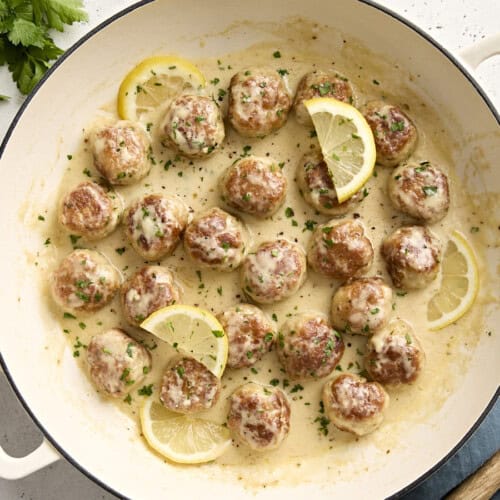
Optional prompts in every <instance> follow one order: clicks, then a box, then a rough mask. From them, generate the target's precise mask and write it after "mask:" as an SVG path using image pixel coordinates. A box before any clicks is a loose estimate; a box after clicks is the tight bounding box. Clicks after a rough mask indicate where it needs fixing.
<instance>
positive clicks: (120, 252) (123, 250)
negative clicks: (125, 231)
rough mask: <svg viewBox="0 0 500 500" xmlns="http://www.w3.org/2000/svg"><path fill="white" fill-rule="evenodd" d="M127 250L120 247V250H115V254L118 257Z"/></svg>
mask: <svg viewBox="0 0 500 500" xmlns="http://www.w3.org/2000/svg"><path fill="white" fill-rule="evenodd" d="M126 250H127V249H126V248H125V247H121V248H115V252H116V253H117V254H118V255H123V254H124V253H125V251H126Z"/></svg>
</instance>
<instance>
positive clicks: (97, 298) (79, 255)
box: [51, 250, 121, 312]
mask: <svg viewBox="0 0 500 500" xmlns="http://www.w3.org/2000/svg"><path fill="white" fill-rule="evenodd" d="M120 282H121V276H120V273H119V272H118V270H117V269H116V268H115V267H114V266H113V265H112V264H111V263H110V262H109V260H108V259H107V258H106V257H104V255H102V254H101V253H99V252H96V251H94V250H74V251H73V252H71V253H70V254H69V255H68V256H66V257H65V258H64V259H63V260H62V262H61V263H60V264H59V267H58V268H57V269H56V270H55V271H54V272H53V273H52V277H51V287H52V296H53V298H54V300H55V302H56V303H57V304H58V305H59V306H60V307H61V308H63V309H68V310H70V311H78V312H93V311H97V310H99V309H102V308H103V307H104V306H105V305H106V304H108V303H109V302H111V300H112V299H113V297H114V296H115V293H116V292H117V291H118V288H120Z"/></svg>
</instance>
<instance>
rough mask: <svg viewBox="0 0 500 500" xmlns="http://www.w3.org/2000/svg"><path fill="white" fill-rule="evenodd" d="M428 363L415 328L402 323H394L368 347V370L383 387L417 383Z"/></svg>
mask: <svg viewBox="0 0 500 500" xmlns="http://www.w3.org/2000/svg"><path fill="white" fill-rule="evenodd" d="M424 361H425V355H424V351H423V350H422V347H421V345H420V342H419V341H418V339H417V337H415V335H414V333H413V329H412V327H411V326H410V325H409V324H408V323H406V322H405V321H402V320H395V321H391V323H390V324H389V326H388V327H387V328H385V329H383V330H381V331H380V332H378V333H376V334H375V335H374V336H373V337H372V338H371V339H370V340H369V341H368V344H367V351H366V354H365V368H366V371H367V372H368V373H369V375H370V377H371V378H372V379H373V380H376V381H377V382H380V383H381V384H384V385H385V384H391V385H397V384H409V383H412V382H414V381H415V380H416V379H417V377H418V375H419V374H420V371H421V370H422V367H423V364H424Z"/></svg>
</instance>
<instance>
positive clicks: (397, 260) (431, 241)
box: [381, 226, 441, 289]
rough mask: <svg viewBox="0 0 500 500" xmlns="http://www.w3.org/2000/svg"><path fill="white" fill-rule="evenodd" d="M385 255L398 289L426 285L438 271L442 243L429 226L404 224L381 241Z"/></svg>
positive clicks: (383, 254)
mask: <svg viewBox="0 0 500 500" xmlns="http://www.w3.org/2000/svg"><path fill="white" fill-rule="evenodd" d="M381 250H382V256H383V257H384V259H385V262H386V264H387V270H388V271H389V274H390V275H391V278H392V282H393V283H394V285H395V286H397V287H398V288H407V289H416V288H424V287H426V286H427V285H428V284H429V283H431V282H432V281H433V280H434V279H435V278H436V276H437V274H438V271H439V262H440V261H441V245H440V242H439V240H438V239H437V238H436V236H434V234H432V233H431V232H430V231H429V230H428V229H427V228H426V227H422V226H410V227H402V228H399V229H397V230H396V231H394V233H392V234H391V235H390V236H388V237H387V238H386V239H385V240H384V242H383V244H382V248H381Z"/></svg>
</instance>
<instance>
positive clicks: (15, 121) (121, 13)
mask: <svg viewBox="0 0 500 500" xmlns="http://www.w3.org/2000/svg"><path fill="white" fill-rule="evenodd" d="M154 1H155V0H141V1H139V2H137V3H135V4H132V5H130V6H128V7H126V8H125V9H123V10H121V11H119V12H117V13H116V14H114V15H113V16H111V17H109V18H108V19H106V20H105V21H103V22H102V23H100V24H99V25H97V26H96V27H95V28H93V29H92V30H90V31H89V32H88V33H87V34H85V35H84V36H83V37H82V38H80V39H79V40H78V41H77V42H75V43H74V44H73V45H72V46H71V47H69V48H68V49H67V50H66V51H65V52H64V54H63V55H62V56H61V57H60V58H59V59H57V61H56V62H55V63H54V64H53V65H52V66H51V68H50V69H49V70H48V71H47V72H46V73H45V75H44V76H43V77H42V79H41V80H40V81H39V82H38V84H37V85H36V86H35V88H34V89H33V90H32V92H31V93H30V94H29V95H28V96H27V97H26V99H25V101H24V102H23V104H22V105H21V107H20V108H19V110H18V112H17V113H16V115H15V117H14V119H13V120H12V123H11V124H10V126H9V128H8V130H7V133H6V134H5V137H4V139H3V141H2V144H1V145H0V160H1V159H2V156H3V153H4V151H5V149H6V148H7V145H8V142H9V139H10V137H11V135H12V133H13V131H14V129H15V128H16V126H17V124H18V122H19V120H20V119H21V116H22V115H23V114H24V112H25V111H26V109H27V107H28V105H29V103H30V102H31V100H32V99H33V97H34V96H35V94H36V93H37V92H38V90H39V89H40V87H41V86H42V85H43V84H44V83H45V82H46V81H47V79H48V78H50V76H51V75H52V73H54V71H55V70H56V69H57V68H58V67H59V66H60V65H61V64H62V63H63V62H64V61H65V60H66V59H67V58H68V57H70V56H71V55H72V54H73V53H74V52H75V51H76V50H77V49H78V48H79V47H80V46H82V45H83V44H84V43H86V42H87V40H89V39H90V38H92V37H93V36H94V35H95V34H97V33H98V32H100V31H101V30H103V29H104V28H106V27H107V26H108V25H110V24H111V23H113V22H115V21H116V20H118V19H120V18H121V17H123V16H125V15H128V14H130V13H131V12H133V11H135V10H136V9H139V8H141V7H143V6H145V5H147V4H149V3H152V2H154ZM355 1H357V2H359V3H362V4H365V5H367V6H369V7H371V8H373V9H376V10H378V11H380V12H382V13H383V14H385V15H388V16H389V17H392V18H393V19H395V20H396V21H399V22H400V23H402V24H403V25H405V26H406V27H407V28H410V29H411V30H412V31H413V32H414V33H416V34H417V35H419V36H420V37H421V38H423V39H424V40H425V41H427V42H428V43H430V44H431V45H432V46H433V47H434V48H436V49H437V50H439V51H440V52H441V54H442V55H444V56H445V57H446V58H447V59H448V60H449V61H450V62H451V63H453V64H454V66H455V67H456V68H457V69H458V70H459V71H460V72H461V73H462V75H463V76H464V77H465V78H466V79H467V80H468V81H469V83H470V84H471V85H472V86H473V87H474V90H475V91H476V92H477V93H478V94H479V96H480V97H481V98H482V99H483V101H484V103H485V104H486V106H487V108H488V109H489V110H490V112H491V114H492V115H493V117H494V118H495V119H496V121H497V123H498V124H499V125H500V114H499V112H498V111H497V110H496V108H495V106H494V105H493V103H492V101H491V100H490V98H489V97H488V96H487V94H486V92H485V91H484V90H483V88H482V87H481V85H480V84H479V83H478V82H477V80H476V79H475V78H474V77H473V76H472V74H471V73H470V72H469V71H468V70H467V69H466V68H465V66H464V65H463V64H462V63H461V62H460V61H459V60H458V59H457V57H455V56H454V55H453V54H452V53H451V52H450V51H449V50H448V49H446V48H445V47H443V46H442V45H441V44H440V43H439V42H437V41H436V40H434V38H432V37H431V36H430V35H429V34H427V33H426V32H425V31H424V30H423V29H422V28H420V27H418V26H417V25H416V24H414V23H413V22H412V21H410V20H409V19H406V18H404V17H403V16H401V15H400V14H398V13H396V12H394V11H392V10H390V9H388V8H387V7H385V6H382V5H380V4H377V3H376V2H374V1H373V0H355ZM0 365H1V366H2V369H3V371H4V373H5V376H6V378H7V380H8V382H9V384H10V386H11V387H12V389H13V391H14V393H15V395H16V396H17V398H18V400H19V401H20V403H21V404H22V406H23V408H24V409H25V410H26V412H27V413H28V415H29V416H30V418H31V419H32V420H33V422H34V424H35V425H36V426H37V427H38V428H39V429H40V431H41V432H42V434H43V436H44V437H45V438H46V439H47V440H48V441H49V442H50V444H51V445H52V446H53V447H54V448H55V449H56V450H57V451H58V453H60V455H61V456H62V457H63V458H64V459H65V460H67V461H68V462H69V463H70V464H72V465H73V466H74V467H75V468H76V469H77V470H79V471H80V472H82V473H83V474H84V475H85V476H87V477H88V478H89V479H90V480H91V481H93V482H94V483H96V484H98V485H99V486H100V487H101V488H103V489H104V490H106V491H108V492H109V493H111V494H113V495H115V496H116V497H118V498H127V497H125V496H123V495H122V494H121V493H119V492H118V491H116V490H115V489H114V488H112V487H111V486H109V485H108V484H106V483H104V482H103V481H102V480H101V479H99V478H98V477H97V476H95V475H94V474H92V473H91V472H89V471H88V470H87V469H85V467H83V466H82V465H80V464H79V463H78V462H77V461H76V459H74V458H73V457H72V456H71V455H70V454H69V453H67V452H66V451H65V450H64V449H63V447H62V446H61V445H59V443H58V442H57V441H56V440H55V439H54V438H53V437H52V436H51V434H50V433H49V432H48V431H47V430H46V429H45V427H44V426H43V425H42V423H41V422H40V421H39V420H38V418H37V417H36V415H35V414H34V413H33V412H32V410H31V409H30V407H29V405H28V402H27V401H26V400H25V399H24V397H23V396H22V394H21V391H20V390H19V389H18V387H17V385H16V383H15V381H14V378H13V377H12V375H11V374H10V371H9V369H8V367H7V363H6V362H5V360H4V357H3V355H2V353H1V352H0ZM499 397H500V387H499V388H497V390H496V392H495V394H494V395H493V397H492V398H491V400H490V401H489V403H488V405H487V406H486V408H485V409H484V410H483V412H482V413H481V415H480V416H479V418H478V419H477V420H476V421H475V422H474V424H473V425H472V426H471V427H470V429H469V430H468V431H467V432H466V433H465V435H464V436H463V438H462V439H461V440H460V441H459V442H458V443H457V444H456V445H455V446H454V447H453V448H452V449H451V450H450V451H449V452H448V453H447V454H446V455H445V456H444V457H443V458H442V459H441V460H439V461H438V462H437V463H436V464H435V465H434V466H433V467H431V468H430V469H429V470H428V471H426V472H424V474H422V475H421V476H420V477H418V478H417V479H415V480H414V481H413V482H411V483H410V484H409V485H407V486H405V487H404V488H402V489H401V490H399V491H398V492H396V493H394V494H392V495H391V496H390V497H388V499H389V500H396V499H399V498H401V497H403V496H404V495H405V494H407V493H409V492H410V491H412V490H413V489H414V488H416V487H417V486H419V485H420V484H422V483H423V482H424V481H425V480H426V479H427V478H429V477H430V476H431V475H432V474H434V473H435V472H436V471H437V470H438V469H440V468H441V466H442V465H444V464H445V463H446V462H447V461H448V460H449V459H450V458H451V457H452V456H453V455H454V454H455V453H456V452H457V451H458V450H459V449H460V448H462V446H463V445H464V444H465V443H466V442H467V441H468V440H469V438H470V437H471V436H472V434H473V433H474V432H475V431H476V430H477V429H478V427H479V426H480V424H481V423H482V422H483V420H484V419H485V417H486V415H487V414H488V413H489V412H490V410H491V409H492V408H493V406H494V405H495V403H496V401H497V399H498V398H499Z"/></svg>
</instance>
